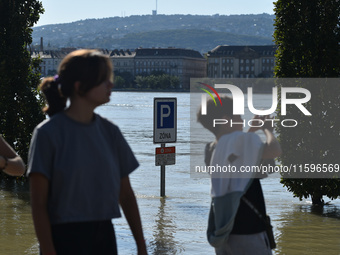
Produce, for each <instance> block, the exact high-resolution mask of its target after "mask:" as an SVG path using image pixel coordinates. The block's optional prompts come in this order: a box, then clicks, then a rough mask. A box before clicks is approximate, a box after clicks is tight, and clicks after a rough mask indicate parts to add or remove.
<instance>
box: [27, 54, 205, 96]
mask: <svg viewBox="0 0 340 255" xmlns="http://www.w3.org/2000/svg"><path fill="white" fill-rule="evenodd" d="M73 50H75V49H63V50H60V51H39V52H31V56H32V57H38V56H40V58H41V59H42V63H41V75H42V76H43V77H45V76H53V75H55V74H56V73H57V70H58V66H59V64H60V62H61V61H62V59H63V58H64V57H65V56H66V55H67V54H68V53H70V52H71V51H73ZM100 51H101V52H102V53H103V54H105V55H107V56H108V57H109V58H110V59H111V60H112V64H113V67H114V71H116V72H117V73H124V72H128V73H131V74H132V75H133V76H136V75H142V74H143V75H145V74H151V73H152V72H154V71H161V72H164V73H166V74H169V75H174V76H176V77H178V78H179V79H180V86H181V88H183V89H186V90H188V89H189V88H190V78H199V77H206V75H207V63H206V59H204V58H203V56H202V55H201V54H200V53H199V52H198V51H195V50H189V49H178V48H145V49H144V48H138V49H136V50H135V51H130V50H117V49H115V50H113V51H109V50H100Z"/></svg>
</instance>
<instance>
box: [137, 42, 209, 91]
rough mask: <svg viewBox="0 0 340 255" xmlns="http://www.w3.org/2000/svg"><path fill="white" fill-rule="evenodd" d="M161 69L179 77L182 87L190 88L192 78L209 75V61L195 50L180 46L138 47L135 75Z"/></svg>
mask: <svg viewBox="0 0 340 255" xmlns="http://www.w3.org/2000/svg"><path fill="white" fill-rule="evenodd" d="M154 71H161V72H164V73H166V74H169V75H173V76H176V77H178V78H179V80H180V85H181V88H183V89H185V90H188V89H189V88H190V78H201V77H206V75H207V62H206V59H205V58H203V56H202V55H201V54H200V53H199V52H198V51H195V50H190V49H178V48H138V49H136V56H135V75H139V74H150V73H152V72H154Z"/></svg>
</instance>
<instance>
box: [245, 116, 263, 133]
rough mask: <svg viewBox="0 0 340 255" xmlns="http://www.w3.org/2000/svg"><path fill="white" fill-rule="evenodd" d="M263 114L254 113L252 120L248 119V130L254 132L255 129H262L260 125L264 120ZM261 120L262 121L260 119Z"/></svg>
mask: <svg viewBox="0 0 340 255" xmlns="http://www.w3.org/2000/svg"><path fill="white" fill-rule="evenodd" d="M264 118H265V116H259V115H255V116H254V117H253V118H252V120H250V121H249V123H250V125H251V127H250V128H249V130H248V132H256V131H257V130H260V129H262V128H263V127H262V125H263V122H262V121H264ZM261 120H262V121H261Z"/></svg>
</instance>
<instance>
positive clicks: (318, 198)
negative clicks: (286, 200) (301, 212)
mask: <svg viewBox="0 0 340 255" xmlns="http://www.w3.org/2000/svg"><path fill="white" fill-rule="evenodd" d="M312 203H313V205H321V206H323V205H324V204H325V202H324V201H323V199H322V195H321V194H320V193H317V192H314V193H313V195H312Z"/></svg>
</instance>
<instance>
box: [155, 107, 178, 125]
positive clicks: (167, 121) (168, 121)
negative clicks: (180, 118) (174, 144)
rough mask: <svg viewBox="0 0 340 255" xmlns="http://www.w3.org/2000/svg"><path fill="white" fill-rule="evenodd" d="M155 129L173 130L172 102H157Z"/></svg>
mask: <svg viewBox="0 0 340 255" xmlns="http://www.w3.org/2000/svg"><path fill="white" fill-rule="evenodd" d="M157 108H158V109H157V113H158V114H159V115H158V116H159V118H157V128H174V124H175V123H174V102H158V104H157Z"/></svg>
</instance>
